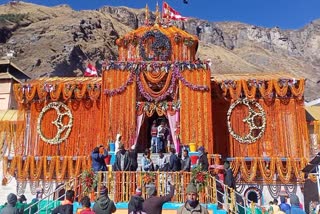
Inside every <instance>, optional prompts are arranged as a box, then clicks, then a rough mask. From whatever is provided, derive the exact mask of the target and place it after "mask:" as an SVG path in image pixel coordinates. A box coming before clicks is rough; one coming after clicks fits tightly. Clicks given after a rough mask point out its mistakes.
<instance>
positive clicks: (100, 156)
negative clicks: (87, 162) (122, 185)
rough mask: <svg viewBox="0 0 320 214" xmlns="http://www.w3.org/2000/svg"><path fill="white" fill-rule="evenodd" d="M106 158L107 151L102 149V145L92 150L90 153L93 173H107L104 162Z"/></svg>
mask: <svg viewBox="0 0 320 214" xmlns="http://www.w3.org/2000/svg"><path fill="white" fill-rule="evenodd" d="M107 156H108V151H107V150H106V149H105V148H104V147H103V145H100V146H99V147H96V148H94V149H93V151H92V153H91V159H92V169H93V171H95V172H98V171H107V166H106V163H105V161H104V159H105V158H106V157H107Z"/></svg>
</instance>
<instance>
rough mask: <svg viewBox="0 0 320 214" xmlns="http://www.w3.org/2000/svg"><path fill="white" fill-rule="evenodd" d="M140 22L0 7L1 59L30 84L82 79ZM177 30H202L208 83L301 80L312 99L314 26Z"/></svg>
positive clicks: (317, 26)
mask: <svg viewBox="0 0 320 214" xmlns="http://www.w3.org/2000/svg"><path fill="white" fill-rule="evenodd" d="M149 16H150V17H151V18H150V19H151V20H154V19H155V16H154V14H152V13H150V14H149ZM144 18H145V10H144V9H140V10H137V9H131V8H127V7H109V6H105V7H102V8H100V9H97V10H82V11H75V10H72V9H71V8H70V7H69V6H67V5H59V6H55V7H45V6H40V5H35V4H30V3H25V2H19V3H15V4H12V3H11V4H5V5H0V57H1V56H3V57H8V56H10V55H14V57H13V58H11V60H12V61H13V62H14V63H15V64H17V65H18V66H19V67H20V68H21V69H22V70H23V71H25V72H26V73H27V74H29V75H30V76H31V77H34V78H35V77H40V76H81V75H82V73H83V70H84V62H85V61H86V60H88V59H90V60H92V61H94V62H95V63H96V65H97V67H98V68H99V66H101V63H102V62H103V60H105V59H111V58H112V59H116V58H117V48H116V45H115V40H116V39H117V38H119V36H122V35H124V34H126V33H127V32H129V31H131V30H133V29H136V28H137V27H139V26H141V25H142V24H143V20H144ZM178 25H179V27H181V28H183V29H185V30H186V31H188V32H189V33H192V34H196V33H197V32H196V29H197V27H198V26H200V27H201V33H200V36H199V37H200V47H199V49H198V53H197V55H198V57H199V58H201V59H211V61H212V67H211V70H212V75H214V74H217V73H219V74H221V73H257V72H279V71H282V72H289V73H292V74H294V75H296V76H299V77H304V78H306V79H307V82H306V100H313V99H315V98H318V97H319V95H318V93H319V91H320V90H319V89H320V84H317V82H318V81H319V80H320V19H319V20H314V21H313V22H311V23H309V24H307V25H306V26H305V27H303V28H301V29H297V30H282V29H280V28H278V27H274V28H263V27H259V26H253V25H248V24H244V23H237V22H208V21H205V20H200V19H197V18H190V19H189V20H188V21H187V22H184V23H178Z"/></svg>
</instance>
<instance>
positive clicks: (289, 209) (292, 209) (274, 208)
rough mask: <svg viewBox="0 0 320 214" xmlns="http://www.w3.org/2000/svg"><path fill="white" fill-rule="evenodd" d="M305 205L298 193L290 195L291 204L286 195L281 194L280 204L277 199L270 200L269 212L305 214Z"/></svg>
mask: <svg viewBox="0 0 320 214" xmlns="http://www.w3.org/2000/svg"><path fill="white" fill-rule="evenodd" d="M305 213H306V212H305V211H304V210H303V206H302V204H301V203H300V201H299V198H298V196H297V195H295V194H292V195H290V205H289V204H288V203H287V197H286V196H280V204H279V202H278V200H277V199H274V200H273V201H270V203H269V209H268V214H305Z"/></svg>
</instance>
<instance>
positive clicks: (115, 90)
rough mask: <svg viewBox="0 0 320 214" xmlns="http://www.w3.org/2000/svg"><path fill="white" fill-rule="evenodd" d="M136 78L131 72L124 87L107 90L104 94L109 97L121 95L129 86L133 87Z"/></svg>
mask: <svg viewBox="0 0 320 214" xmlns="http://www.w3.org/2000/svg"><path fill="white" fill-rule="evenodd" d="M134 76H135V72H131V73H130V76H129V79H128V80H127V81H126V82H125V83H124V84H123V85H121V86H120V87H119V88H116V89H112V90H109V89H105V90H104V94H105V95H108V96H114V95H117V94H121V93H122V92H124V91H125V90H126V88H127V87H128V86H129V85H131V84H132V83H133V79H134Z"/></svg>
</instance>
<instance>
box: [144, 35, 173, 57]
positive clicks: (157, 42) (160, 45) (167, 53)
mask: <svg viewBox="0 0 320 214" xmlns="http://www.w3.org/2000/svg"><path fill="white" fill-rule="evenodd" d="M148 40H152V45H151V50H152V52H153V55H152V53H151V50H148V52H149V53H146V48H145V45H148ZM171 51H172V50H171V43H170V40H169V38H168V37H167V36H166V35H164V34H163V33H161V32H160V31H158V30H154V31H148V32H146V33H145V34H144V35H143V36H142V37H141V40H140V44H139V52H140V56H141V58H142V59H143V60H145V61H152V60H162V61H167V60H169V59H170V57H171ZM149 55H150V56H149Z"/></svg>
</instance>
